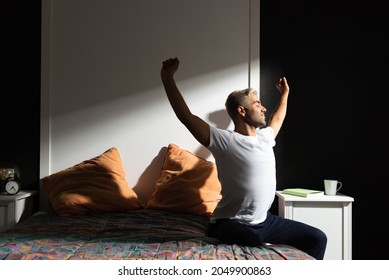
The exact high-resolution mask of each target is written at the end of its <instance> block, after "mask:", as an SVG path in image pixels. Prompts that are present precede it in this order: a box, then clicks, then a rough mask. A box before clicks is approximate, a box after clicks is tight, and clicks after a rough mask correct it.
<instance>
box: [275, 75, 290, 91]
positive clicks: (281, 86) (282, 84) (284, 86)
mask: <svg viewBox="0 0 389 280" xmlns="http://www.w3.org/2000/svg"><path fill="white" fill-rule="evenodd" d="M276 87H277V89H278V91H279V92H280V93H281V94H282V95H283V94H288V93H289V85H288V81H287V80H286V78H285V77H282V78H280V79H279V80H278V83H277V84H276Z"/></svg>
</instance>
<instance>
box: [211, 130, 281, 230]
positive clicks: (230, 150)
mask: <svg viewBox="0 0 389 280" xmlns="http://www.w3.org/2000/svg"><path fill="white" fill-rule="evenodd" d="M210 133H211V137H210V143H209V146H208V149H209V150H210V151H211V152H212V154H213V156H214V158H215V162H216V166H217V170H218V177H219V181H220V183H221V185H222V192H221V194H222V198H221V200H220V202H219V203H218V205H217V207H216V209H215V211H214V212H213V214H212V217H211V222H214V221H215V220H216V219H236V220H238V221H239V222H241V223H244V224H258V223H261V222H263V221H264V220H265V219H266V215H267V212H268V210H269V209H270V207H271V205H272V203H273V201H274V195H275V191H276V166H275V157H274V151H273V147H274V146H275V140H274V132H273V129H272V128H271V127H266V128H263V129H258V130H257V135H256V136H246V135H242V134H239V133H237V132H234V131H230V130H224V129H219V128H216V127H214V126H210Z"/></svg>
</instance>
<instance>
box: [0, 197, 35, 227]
mask: <svg viewBox="0 0 389 280" xmlns="http://www.w3.org/2000/svg"><path fill="white" fill-rule="evenodd" d="M36 194H38V192H37V191H23V190H22V191H20V192H19V193H17V194H15V195H9V194H5V193H1V194H0V232H2V231H5V230H7V229H9V228H11V227H13V226H14V225H16V224H17V223H18V222H20V221H22V220H24V219H26V218H27V217H29V216H31V215H32V214H33V212H34V195H36Z"/></svg>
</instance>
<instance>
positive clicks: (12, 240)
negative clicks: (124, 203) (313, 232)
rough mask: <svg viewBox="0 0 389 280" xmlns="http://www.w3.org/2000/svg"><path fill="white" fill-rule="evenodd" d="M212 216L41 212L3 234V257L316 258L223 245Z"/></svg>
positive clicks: (284, 249)
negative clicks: (210, 232) (213, 232)
mask: <svg viewBox="0 0 389 280" xmlns="http://www.w3.org/2000/svg"><path fill="white" fill-rule="evenodd" d="M207 224H208V219H207V218H205V217H200V216H194V215H178V214H174V213H170V212H164V211H155V210H146V209H143V210H136V211H131V212H128V213H105V214H99V215H97V214H96V215H88V216H71V217H60V216H58V215H56V214H54V213H51V212H50V211H49V212H45V213H42V212H40V213H37V214H35V215H34V216H32V217H30V218H28V219H27V220H24V221H23V222H21V223H19V224H17V225H16V226H15V227H14V228H12V229H10V230H8V231H6V232H3V233H0V259H10V260H21V259H23V260H31V259H52V260H58V259H60V260H64V259H69V260H70V259H71V260H81V259H88V260H103V259H110V260H128V259H146V260H152V259H153V260H155V259H159V260H160V259H168V260H188V259H190V260H209V259H221V260H231V259H235V260H246V259H247V260H255V259H258V260H272V259H274V260H282V259H292V260H296V259H312V258H311V257H310V256H308V255H307V254H305V253H304V252H302V251H299V250H297V249H295V248H292V247H289V246H285V245H266V246H263V247H247V246H238V245H226V244H220V243H219V242H218V241H217V240H216V239H213V238H210V237H207V236H206V234H205V233H206V228H207Z"/></svg>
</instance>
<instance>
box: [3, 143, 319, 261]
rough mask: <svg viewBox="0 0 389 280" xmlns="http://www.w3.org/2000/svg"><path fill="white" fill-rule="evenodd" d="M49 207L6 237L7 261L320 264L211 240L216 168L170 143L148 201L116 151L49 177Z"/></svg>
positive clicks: (275, 247) (292, 253) (281, 250)
mask: <svg viewBox="0 0 389 280" xmlns="http://www.w3.org/2000/svg"><path fill="white" fill-rule="evenodd" d="M42 183H43V184H44V186H45V189H46V191H47V193H48V198H49V204H48V205H47V207H45V209H42V210H39V211H38V212H36V213H35V214H34V215H32V216H31V217H29V218H27V219H26V220H24V221H22V222H20V223H18V224H17V225H16V226H14V227H13V228H11V229H8V230H7V231H5V232H3V233H0V259H2V260H33V259H34V260H36V259H38V260H43V259H45V260H105V259H109V260H313V258H312V257H311V256H309V255H307V254H306V253H304V252H302V251H300V250H298V249H296V248H293V247H290V246H287V245H282V244H267V245H264V246H260V247H248V246H239V245H235V244H234V245H228V244H222V243H220V242H219V241H218V240H216V239H214V238H211V237H208V236H207V234H206V229H207V225H208V222H209V217H210V215H211V214H212V211H213V209H214V208H215V207H216V204H217V202H218V200H219V199H220V183H219V182H218V180H217V173H216V168H215V164H214V163H212V162H210V161H207V160H204V159H202V158H199V157H197V156H196V155H194V154H191V153H190V152H188V151H186V150H183V149H181V148H180V147H179V146H177V145H175V144H169V146H168V147H167V150H166V156H165V159H164V162H163V166H162V168H161V174H160V177H159V178H158V180H157V181H156V182H155V190H154V192H153V194H152V195H151V197H150V198H149V199H148V201H146V202H144V201H140V200H139V199H138V195H137V194H136V193H135V191H134V190H133V189H132V188H131V187H129V186H128V184H127V182H126V180H125V173H124V169H123V167H122V165H121V159H120V155H119V151H118V149H117V148H115V147H113V148H110V149H108V150H107V151H105V152H104V153H102V154H101V155H99V156H97V157H95V158H92V159H89V160H86V161H83V162H81V163H79V164H76V165H75V166H72V167H69V168H67V169H65V170H62V171H59V172H57V173H54V174H52V175H49V176H47V177H45V178H42Z"/></svg>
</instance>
